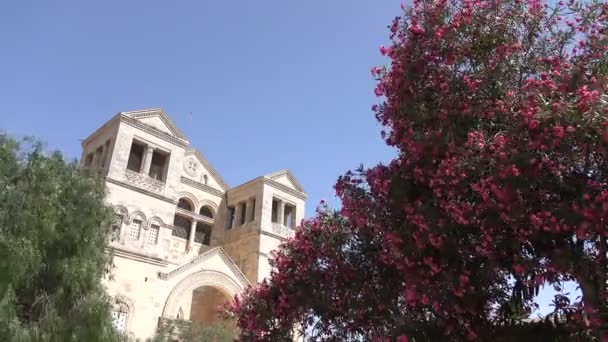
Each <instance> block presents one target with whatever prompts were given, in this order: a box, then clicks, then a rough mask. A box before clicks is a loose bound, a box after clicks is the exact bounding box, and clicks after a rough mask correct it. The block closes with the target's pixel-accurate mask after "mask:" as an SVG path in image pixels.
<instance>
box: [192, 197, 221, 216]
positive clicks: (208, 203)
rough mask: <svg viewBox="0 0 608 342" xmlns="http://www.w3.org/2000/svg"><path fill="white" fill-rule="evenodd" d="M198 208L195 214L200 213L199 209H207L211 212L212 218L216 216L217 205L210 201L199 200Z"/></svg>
mask: <svg viewBox="0 0 608 342" xmlns="http://www.w3.org/2000/svg"><path fill="white" fill-rule="evenodd" d="M199 204H200V207H198V211H197V213H200V211H201V209H203V207H209V208H210V209H211V212H212V213H213V217H215V215H216V214H217V211H218V209H219V207H218V205H217V204H216V203H215V202H213V201H212V200H208V199H201V200H200V201H199Z"/></svg>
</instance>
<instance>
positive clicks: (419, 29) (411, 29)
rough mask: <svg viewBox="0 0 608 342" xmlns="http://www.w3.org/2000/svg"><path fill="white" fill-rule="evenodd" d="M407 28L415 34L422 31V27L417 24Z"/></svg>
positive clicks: (419, 33)
mask: <svg viewBox="0 0 608 342" xmlns="http://www.w3.org/2000/svg"><path fill="white" fill-rule="evenodd" d="M407 29H408V31H410V32H411V33H413V34H415V35H421V34H423V33H424V29H423V28H422V27H420V26H418V25H411V26H410V27H408V28H407Z"/></svg>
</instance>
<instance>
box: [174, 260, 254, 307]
mask: <svg viewBox="0 0 608 342" xmlns="http://www.w3.org/2000/svg"><path fill="white" fill-rule="evenodd" d="M201 286H211V287H215V288H216V289H218V290H220V291H222V292H223V293H224V294H225V295H226V296H227V297H228V298H233V297H234V296H235V295H237V294H238V293H239V292H241V291H242V290H243V289H244V287H243V285H241V284H240V283H239V282H238V281H236V280H235V279H234V278H233V277H231V276H230V275H228V274H226V273H224V272H219V271H212V270H201V271H198V272H196V273H193V274H191V275H189V276H187V277H186V278H184V279H182V280H181V281H180V282H179V283H177V285H175V287H174V288H173V290H171V293H169V296H168V297H167V301H166V302H165V307H164V308H163V316H162V317H164V318H177V315H178V313H179V308H180V302H181V299H182V298H183V296H184V295H186V296H187V295H190V294H191V293H192V291H194V290H195V289H197V288H199V287H201Z"/></svg>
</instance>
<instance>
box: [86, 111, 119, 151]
mask: <svg viewBox="0 0 608 342" xmlns="http://www.w3.org/2000/svg"><path fill="white" fill-rule="evenodd" d="M119 116H120V114H117V115H114V116H113V117H112V118H111V119H110V120H108V121H107V122H106V123H104V124H103V126H101V127H99V128H98V129H96V130H95V132H93V133H91V135H89V136H88V137H86V138H85V139H84V140H83V141H82V142H81V143H80V146H83V147H84V146H85V145H86V144H87V143H88V142H89V141H91V140H93V139H94V138H95V137H96V136H97V135H99V134H100V133H101V131H103V130H104V129H106V128H107V127H109V126H110V125H111V124H112V123H114V121H116V120H117V118H118V117H119Z"/></svg>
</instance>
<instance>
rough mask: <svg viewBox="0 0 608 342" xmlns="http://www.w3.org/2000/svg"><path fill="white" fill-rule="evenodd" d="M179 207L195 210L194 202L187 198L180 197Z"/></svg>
mask: <svg viewBox="0 0 608 342" xmlns="http://www.w3.org/2000/svg"><path fill="white" fill-rule="evenodd" d="M177 207H178V208H181V209H184V210H188V211H194V208H193V207H192V203H190V201H189V200H187V199H185V198H180V199H179V201H178V202H177Z"/></svg>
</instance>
